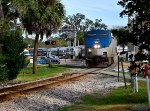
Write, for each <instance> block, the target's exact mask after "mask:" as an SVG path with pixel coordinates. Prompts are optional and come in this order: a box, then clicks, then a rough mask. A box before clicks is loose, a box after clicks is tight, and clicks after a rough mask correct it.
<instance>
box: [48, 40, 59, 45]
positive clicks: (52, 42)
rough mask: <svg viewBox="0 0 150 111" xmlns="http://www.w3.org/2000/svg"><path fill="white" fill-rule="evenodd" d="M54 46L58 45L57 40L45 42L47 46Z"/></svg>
mask: <svg viewBox="0 0 150 111" xmlns="http://www.w3.org/2000/svg"><path fill="white" fill-rule="evenodd" d="M50 43H51V44H52V45H56V41H55V40H53V41H45V44H46V45H49V44H50Z"/></svg>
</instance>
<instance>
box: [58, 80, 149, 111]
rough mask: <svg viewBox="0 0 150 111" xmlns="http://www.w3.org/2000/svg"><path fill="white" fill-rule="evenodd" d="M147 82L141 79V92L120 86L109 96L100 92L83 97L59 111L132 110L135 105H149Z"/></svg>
mask: <svg viewBox="0 0 150 111" xmlns="http://www.w3.org/2000/svg"><path fill="white" fill-rule="evenodd" d="M147 101H148V99H147V93H146V86H145V82H142V81H140V83H139V92H138V93H131V88H130V87H129V86H128V87H127V88H124V87H120V88H117V89H114V90H112V92H111V93H110V94H108V95H107V96H101V95H100V92H96V93H92V94H88V95H85V96H84V97H81V102H79V103H75V104H74V105H72V106H66V107H64V108H61V109H59V111H131V107H133V106H145V105H147V104H148V103H147Z"/></svg>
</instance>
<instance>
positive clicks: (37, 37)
mask: <svg viewBox="0 0 150 111" xmlns="http://www.w3.org/2000/svg"><path fill="white" fill-rule="evenodd" d="M38 41H39V34H36V37H35V41H34V53H33V74H36V72H37V50H38Z"/></svg>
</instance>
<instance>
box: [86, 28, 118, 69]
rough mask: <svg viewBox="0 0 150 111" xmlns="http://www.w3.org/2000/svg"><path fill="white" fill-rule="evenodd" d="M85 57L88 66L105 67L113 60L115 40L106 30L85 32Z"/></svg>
mask: <svg viewBox="0 0 150 111" xmlns="http://www.w3.org/2000/svg"><path fill="white" fill-rule="evenodd" d="M84 39H85V58H86V65H87V66H88V67H107V66H109V65H111V64H112V63H113V62H114V56H115V55H116V45H117V42H116V40H115V38H113V37H112V35H111V33H110V31H107V30H91V31H88V32H86V33H85V35H84Z"/></svg>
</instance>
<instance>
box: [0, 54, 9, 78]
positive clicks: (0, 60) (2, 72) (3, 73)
mask: <svg viewBox="0 0 150 111" xmlns="http://www.w3.org/2000/svg"><path fill="white" fill-rule="evenodd" d="M4 61H5V59H4V57H2V56H1V55H0V81H5V80H8V74H7V68H6V65H5V63H4Z"/></svg>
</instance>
